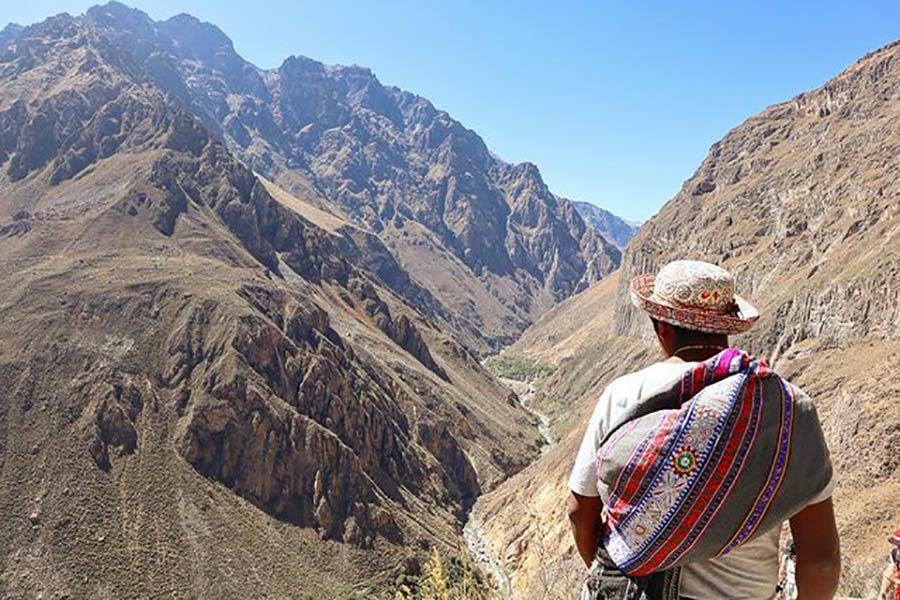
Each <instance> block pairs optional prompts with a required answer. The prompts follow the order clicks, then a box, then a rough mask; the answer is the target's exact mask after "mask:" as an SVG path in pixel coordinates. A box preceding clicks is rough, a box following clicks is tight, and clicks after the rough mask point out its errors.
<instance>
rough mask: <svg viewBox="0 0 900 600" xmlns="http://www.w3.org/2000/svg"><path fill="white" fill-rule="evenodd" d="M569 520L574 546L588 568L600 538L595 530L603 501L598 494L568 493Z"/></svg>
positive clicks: (598, 522) (598, 523)
mask: <svg viewBox="0 0 900 600" xmlns="http://www.w3.org/2000/svg"><path fill="white" fill-rule="evenodd" d="M568 504H569V507H568V508H569V522H570V523H571V525H572V535H573V536H574V537H575V547H576V548H578V554H580V555H581V558H582V560H584V564H585V565H587V566H588V568H590V566H591V563H592V562H593V561H594V555H595V554H596V553H597V545H598V544H599V543H600V540H599V539H598V536H597V530H598V527H599V525H600V512H601V511H602V510H603V502H602V501H601V500H600V498H599V497H598V496H582V495H580V494H576V493H575V492H570V493H569V502H568Z"/></svg>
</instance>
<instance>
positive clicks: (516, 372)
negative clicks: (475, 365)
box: [484, 352, 555, 386]
mask: <svg viewBox="0 0 900 600" xmlns="http://www.w3.org/2000/svg"><path fill="white" fill-rule="evenodd" d="M484 366H485V367H487V369H488V371H490V372H491V373H493V374H494V375H496V376H497V377H503V378H505V379H515V380H516V381H523V382H528V383H531V384H532V385H534V386H539V385H540V384H542V383H543V382H544V380H545V379H547V378H548V377H549V376H550V375H552V374H553V371H554V370H555V367H553V366H552V365H548V364H545V363H540V362H538V361H536V360H532V359H530V358H528V357H526V356H525V355H523V354H519V353H518V352H503V353H501V354H498V355H496V356H492V357H491V358H489V359H487V361H485V363H484Z"/></svg>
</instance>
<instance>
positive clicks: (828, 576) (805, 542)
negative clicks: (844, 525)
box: [790, 498, 841, 600]
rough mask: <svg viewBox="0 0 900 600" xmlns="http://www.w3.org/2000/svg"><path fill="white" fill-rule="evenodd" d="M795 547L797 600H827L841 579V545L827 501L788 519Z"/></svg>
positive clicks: (831, 506) (809, 507) (830, 597)
mask: <svg viewBox="0 0 900 600" xmlns="http://www.w3.org/2000/svg"><path fill="white" fill-rule="evenodd" d="M790 522H791V534H792V535H793V538H794V544H795V545H796V548H797V566H796V571H795V575H796V578H797V591H798V592H799V597H800V599H801V600H831V599H832V598H834V595H835V593H836V592H837V588H838V583H839V582H840V578H841V543H840V538H839V537H838V532H837V525H836V524H835V522H834V506H833V505H832V503H831V498H829V499H827V500H825V501H823V502H818V503H816V504H810V505H809V506H807V507H806V508H804V509H803V510H801V511H800V512H799V513H797V514H796V515H794V516H793V517H791V521H790Z"/></svg>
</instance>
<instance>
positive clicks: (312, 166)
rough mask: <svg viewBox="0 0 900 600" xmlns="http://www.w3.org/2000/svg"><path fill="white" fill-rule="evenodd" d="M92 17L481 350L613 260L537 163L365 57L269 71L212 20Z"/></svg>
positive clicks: (172, 91) (295, 62)
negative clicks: (398, 273)
mask: <svg viewBox="0 0 900 600" xmlns="http://www.w3.org/2000/svg"><path fill="white" fill-rule="evenodd" d="M83 22H84V23H85V24H87V25H90V26H91V27H93V28H96V29H97V30H98V31H101V32H103V33H104V35H106V36H107V37H108V39H110V40H111V41H112V42H113V43H115V44H116V46H117V47H118V48H120V49H121V50H122V51H125V52H127V53H129V54H130V55H131V58H132V59H133V61H134V62H135V64H136V65H138V66H139V67H140V68H141V69H142V70H143V71H144V72H145V73H147V75H148V76H149V77H150V78H151V79H152V81H153V82H154V83H155V84H156V86H157V87H159V88H160V89H162V90H164V91H165V92H166V93H167V94H168V95H169V96H170V97H171V99H172V100H173V101H174V102H177V103H178V104H180V105H181V106H182V107H183V108H184V110H186V111H188V112H190V113H192V114H194V115H195V116H196V117H197V118H199V119H200V120H201V121H202V122H203V123H204V124H205V125H206V126H207V128H208V129H209V130H210V131H211V132H213V134H214V135H216V136H217V137H218V138H220V139H221V140H223V142H224V143H225V144H226V145H227V146H228V147H229V148H230V149H231V150H232V152H234V154H235V155H236V156H237V157H238V158H240V159H242V160H243V161H244V162H245V163H246V164H248V165H249V166H250V167H251V168H252V169H253V170H254V171H256V172H258V173H260V174H262V175H263V176H265V177H266V178H267V179H269V180H271V181H273V182H274V183H276V184H278V185H279V186H281V187H282V188H284V189H285V190H287V191H288V192H290V193H292V194H294V195H299V196H302V197H304V198H305V199H307V200H308V201H309V202H311V203H313V204H315V205H316V206H318V207H319V208H321V209H322V210H323V211H325V212H327V213H330V214H333V215H335V216H337V217H339V218H341V219H344V220H346V221H348V222H351V223H354V224H356V225H358V226H359V227H361V228H362V229H364V230H365V231H367V232H370V233H372V234H374V235H373V236H372V239H371V240H370V243H372V244H376V243H377V244H380V245H382V246H383V247H382V248H379V253H381V254H391V255H393V256H394V257H396V260H397V262H398V263H399V265H400V266H401V267H402V269H403V270H405V271H406V272H407V273H409V275H410V276H411V277H412V279H413V280H414V281H415V282H417V283H419V284H421V285H422V286H423V287H424V288H425V289H426V290H428V292H429V293H430V294H431V296H432V299H433V301H434V302H433V303H436V304H437V305H439V306H438V307H436V308H439V309H440V311H434V312H439V314H438V315H437V316H439V318H441V319H443V320H445V321H446V322H447V323H448V324H449V325H450V326H452V328H453V329H454V330H455V331H457V332H458V336H459V337H461V338H462V339H465V341H466V342H467V343H468V344H469V345H470V346H471V347H473V348H475V349H476V350H478V351H479V352H483V353H490V352H493V351H495V350H497V349H499V348H500V347H501V346H503V345H505V344H507V343H509V342H511V341H512V340H513V339H515V338H516V337H517V336H518V335H519V334H520V333H521V332H522V330H524V329H525V327H527V326H528V325H529V324H530V323H531V322H533V321H534V319H535V318H536V317H537V316H538V315H540V314H541V313H543V312H544V311H545V310H547V309H548V308H550V307H551V306H552V305H553V304H555V303H556V302H558V301H560V300H562V299H564V298H566V297H568V296H570V295H571V294H572V293H574V292H575V291H578V290H581V289H584V288H585V287H586V286H587V285H589V284H590V283H593V282H595V281H598V280H600V279H602V278H603V277H604V276H606V275H607V274H608V273H610V272H611V271H612V270H614V269H615V268H617V267H618V264H619V260H620V253H619V250H618V249H617V248H616V247H615V246H614V245H613V244H611V243H609V242H607V240H606V239H605V238H604V237H603V235H599V234H598V231H597V230H596V229H594V228H593V227H590V226H588V225H586V224H585V221H584V220H583V219H582V217H581V216H580V215H579V213H578V211H577V210H576V209H575V207H574V206H573V204H572V203H571V202H569V201H567V200H563V199H560V198H558V197H556V196H555V195H553V194H552V193H551V192H550V190H549V189H548V188H547V186H546V185H545V184H544V182H543V180H542V179H541V176H540V173H539V171H538V169H537V167H536V166H535V165H533V164H528V163H524V164H519V165H511V164H507V163H505V162H503V161H501V160H498V159H497V158H496V157H495V156H494V155H493V154H492V153H491V152H490V151H489V150H488V148H487V146H486V145H485V144H484V142H483V141H482V140H481V138H480V137H479V136H478V135H477V134H476V133H475V132H473V131H471V130H468V129H466V128H465V127H464V126H463V125H462V124H460V123H459V122H457V121H455V120H454V119H452V118H451V117H450V116H449V115H448V114H447V113H446V112H444V111H441V110H438V109H436V108H435V107H434V106H433V105H432V104H431V102H429V101H428V100H426V99H425V98H422V97H420V96H416V95H414V94H411V93H409V92H406V91H404V90H401V89H398V88H395V87H390V86H385V85H382V83H381V82H380V81H379V80H378V79H377V78H376V77H375V75H374V74H373V73H372V72H371V71H370V70H368V69H365V68H362V67H358V66H351V67H343V66H329V65H323V64H322V63H319V62H316V61H314V60H311V59H309V58H305V57H302V56H292V57H289V58H288V59H286V60H285V61H284V62H283V63H282V64H281V66H279V67H278V68H277V69H273V70H269V71H263V70H261V69H258V68H257V67H255V66H254V65H252V64H250V63H249V62H247V61H245V60H244V59H243V58H241V57H240V56H239V55H238V54H237V53H236V52H235V50H234V47H233V45H232V43H231V40H229V39H228V37H227V36H226V35H225V34H224V33H223V32H222V31H221V30H219V29H218V28H217V27H215V26H213V25H211V24H208V23H202V22H200V21H198V20H197V19H195V18H193V17H191V16H189V15H184V14H182V15H178V16H175V17H172V18H171V19H168V20H166V21H161V22H154V21H153V20H151V19H150V18H149V17H148V16H147V15H146V14H144V13H142V12H140V11H137V10H134V9H130V8H128V7H126V6H124V5H121V4H118V3H115V2H111V3H109V4H106V5H104V6H99V7H95V8H92V9H90V10H89V11H87V13H86V14H85V16H84V18H83ZM398 291H399V292H400V293H401V294H403V293H404V292H405V290H398Z"/></svg>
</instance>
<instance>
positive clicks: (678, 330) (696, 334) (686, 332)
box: [650, 317, 723, 341]
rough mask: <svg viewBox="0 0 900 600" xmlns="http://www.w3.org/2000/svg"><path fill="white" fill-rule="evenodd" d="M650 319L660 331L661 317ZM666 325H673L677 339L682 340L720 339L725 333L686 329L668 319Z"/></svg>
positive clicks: (657, 330) (656, 329)
mask: <svg viewBox="0 0 900 600" xmlns="http://www.w3.org/2000/svg"><path fill="white" fill-rule="evenodd" d="M650 321H652V322H653V331H655V332H657V333H659V319H656V318H654V317H650ZM666 325H668V326H669V327H671V328H672V331H674V332H675V339H678V340H682V341H696V340H710V339H719V338H721V337H722V336H723V334H719V333H706V332H705V331H697V330H696V329H686V328H684V327H682V326H680V325H675V324H674V323H669V322H668V321H667V322H666Z"/></svg>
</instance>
